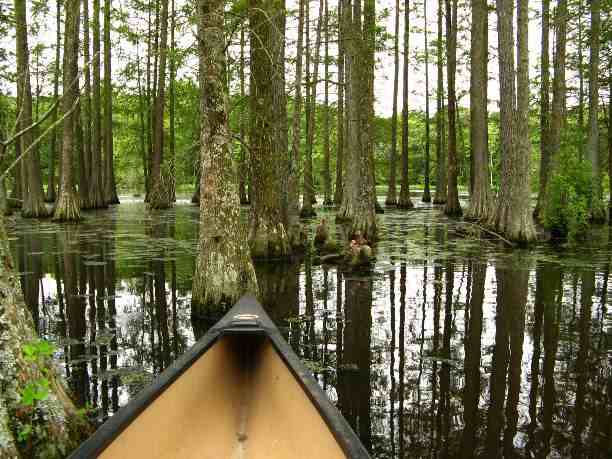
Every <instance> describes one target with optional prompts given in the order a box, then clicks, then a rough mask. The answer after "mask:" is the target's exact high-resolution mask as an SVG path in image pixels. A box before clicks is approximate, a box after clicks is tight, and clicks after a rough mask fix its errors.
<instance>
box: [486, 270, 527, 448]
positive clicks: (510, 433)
mask: <svg viewBox="0 0 612 459" xmlns="http://www.w3.org/2000/svg"><path fill="white" fill-rule="evenodd" d="M496 275H497V311H496V312H497V314H496V318H495V348H494V351H493V361H492V368H491V378H490V383H489V394H490V400H489V410H488V416H487V433H486V443H485V451H486V453H485V456H486V457H490V458H495V457H502V449H501V448H500V437H501V433H502V430H503V428H504V403H505V396H506V388H508V399H507V404H506V410H505V421H506V430H505V433H504V443H503V445H504V446H503V452H504V455H506V457H512V456H513V454H514V452H513V446H512V445H513V439H514V434H515V433H516V428H517V421H518V411H517V406H518V397H519V394H520V381H521V359H522V352H523V351H522V346H523V338H524V327H525V303H526V300H527V287H528V281H529V271H527V270H520V269H516V268H511V267H505V266H498V267H497V268H496ZM506 375H507V376H508V382H507V383H506Z"/></svg>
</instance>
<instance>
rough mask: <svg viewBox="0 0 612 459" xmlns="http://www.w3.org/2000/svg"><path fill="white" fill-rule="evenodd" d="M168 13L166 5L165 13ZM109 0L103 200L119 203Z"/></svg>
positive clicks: (106, 13)
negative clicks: (115, 153) (115, 162)
mask: <svg viewBox="0 0 612 459" xmlns="http://www.w3.org/2000/svg"><path fill="white" fill-rule="evenodd" d="M167 14H168V10H167V5H166V15H167ZM110 32H111V0H104V158H105V165H106V170H105V174H104V201H105V202H106V203H108V204H119V197H118V196H117V184H116V182H115V166H114V160H113V86H112V73H111V38H110Z"/></svg>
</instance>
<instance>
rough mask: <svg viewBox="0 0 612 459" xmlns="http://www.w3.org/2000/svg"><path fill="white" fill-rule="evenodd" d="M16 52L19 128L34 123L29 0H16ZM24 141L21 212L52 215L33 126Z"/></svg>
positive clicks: (28, 214)
mask: <svg viewBox="0 0 612 459" xmlns="http://www.w3.org/2000/svg"><path fill="white" fill-rule="evenodd" d="M15 28H16V38H15V43H16V47H17V49H16V56H17V75H18V78H17V113H18V122H17V126H18V128H19V129H24V128H26V127H28V126H30V125H32V122H33V120H32V87H31V84H30V64H29V61H30V58H29V53H30V50H29V48H28V23H27V16H26V2H25V0H15ZM17 141H18V142H19V143H20V145H21V154H22V155H25V156H24V158H23V159H22V160H21V164H20V166H21V177H22V180H21V186H22V196H23V204H22V207H21V215H23V216H24V217H28V218H38V217H46V216H48V215H49V212H48V211H47V207H46V206H45V199H44V193H43V187H42V177H41V173H40V154H39V150H38V147H35V148H33V149H31V151H29V150H30V146H31V145H32V143H33V142H34V130H29V131H28V132H26V133H25V134H24V135H22V136H21V138H20V139H18V140H17Z"/></svg>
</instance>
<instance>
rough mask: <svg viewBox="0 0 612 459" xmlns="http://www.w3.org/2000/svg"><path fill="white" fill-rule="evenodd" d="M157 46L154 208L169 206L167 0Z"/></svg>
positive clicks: (151, 193) (160, 18)
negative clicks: (166, 159) (165, 167)
mask: <svg viewBox="0 0 612 459" xmlns="http://www.w3.org/2000/svg"><path fill="white" fill-rule="evenodd" d="M159 31H160V32H159V47H158V57H157V59H158V63H159V65H158V69H157V92H156V94H155V102H154V108H153V113H154V116H153V126H154V127H153V159H152V164H151V192H150V196H149V205H150V206H151V207H152V208H154V209H166V208H168V207H170V206H171V199H170V191H171V190H170V188H169V187H168V184H167V183H165V181H166V179H167V178H168V177H166V174H165V173H164V172H163V171H162V166H163V164H164V106H165V101H166V58H167V54H168V0H161V12H160V16H159Z"/></svg>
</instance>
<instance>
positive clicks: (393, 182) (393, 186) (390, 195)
mask: <svg viewBox="0 0 612 459" xmlns="http://www.w3.org/2000/svg"><path fill="white" fill-rule="evenodd" d="M399 27H400V1H399V0H396V1H395V36H394V37H393V114H392V115H391V151H390V155H389V184H388V187H387V199H386V200H385V204H386V205H388V206H395V205H397V97H398V93H399Z"/></svg>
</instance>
